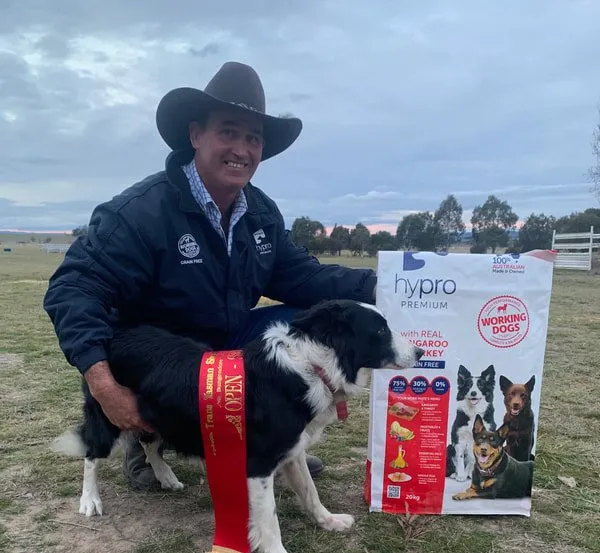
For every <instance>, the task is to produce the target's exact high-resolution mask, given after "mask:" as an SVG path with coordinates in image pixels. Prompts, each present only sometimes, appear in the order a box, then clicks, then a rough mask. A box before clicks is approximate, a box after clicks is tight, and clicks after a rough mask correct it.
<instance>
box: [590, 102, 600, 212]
mask: <svg viewBox="0 0 600 553" xmlns="http://www.w3.org/2000/svg"><path fill="white" fill-rule="evenodd" d="M598 115H599V117H598V123H597V125H596V127H595V129H594V133H593V138H592V155H593V156H594V161H593V163H592V167H591V168H590V170H589V178H590V181H591V183H592V193H593V194H594V195H595V196H596V198H598V201H600V108H599V109H598Z"/></svg>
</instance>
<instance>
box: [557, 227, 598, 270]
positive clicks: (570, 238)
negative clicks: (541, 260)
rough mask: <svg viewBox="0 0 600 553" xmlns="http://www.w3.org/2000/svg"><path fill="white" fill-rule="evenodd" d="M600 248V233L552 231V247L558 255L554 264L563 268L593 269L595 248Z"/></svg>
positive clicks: (592, 231)
mask: <svg viewBox="0 0 600 553" xmlns="http://www.w3.org/2000/svg"><path fill="white" fill-rule="evenodd" d="M598 248H600V234H594V227H590V231H589V232H570V233H563V234H559V233H557V232H556V231H554V232H553V233H552V249H553V250H556V252H557V256H556V261H555V262H554V266H555V267H558V268H561V269H574V270H580V271H591V269H592V257H593V254H594V250H597V249H598Z"/></svg>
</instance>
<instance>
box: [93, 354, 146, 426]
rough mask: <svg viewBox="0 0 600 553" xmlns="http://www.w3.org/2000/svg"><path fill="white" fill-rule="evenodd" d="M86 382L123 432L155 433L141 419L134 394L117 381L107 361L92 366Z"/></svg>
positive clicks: (109, 418)
mask: <svg viewBox="0 0 600 553" xmlns="http://www.w3.org/2000/svg"><path fill="white" fill-rule="evenodd" d="M85 380H86V382H87V383H88V386H89V387H90V392H91V394H92V396H93V398H94V399H95V400H96V401H97V402H98V403H99V404H100V407H102V411H104V414H105V415H106V416H107V418H108V420H109V421H110V422H112V423H113V424H114V425H115V426H117V427H119V428H120V429H121V430H145V431H146V432H154V430H153V428H152V427H151V426H150V425H149V424H147V423H146V422H144V420H143V419H142V417H140V413H139V411H138V408H137V401H136V398H135V395H134V394H133V392H132V391H131V390H130V389H129V388H126V387H124V386H121V385H120V384H119V383H118V382H117V381H116V380H115V378H114V377H113V375H112V373H111V371H110V367H109V366H108V363H107V362H106V361H99V362H98V363H96V364H94V365H92V366H91V367H90V368H89V369H88V370H87V371H86V372H85Z"/></svg>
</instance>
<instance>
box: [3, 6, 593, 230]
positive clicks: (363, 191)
mask: <svg viewBox="0 0 600 553" xmlns="http://www.w3.org/2000/svg"><path fill="white" fill-rule="evenodd" d="M7 5H8V7H7ZM599 28H600V2H598V1H595V0H589V1H584V0H573V1H566V0H565V1H562V2H557V1H552V0H528V1H527V2H524V1H523V0H511V1H504V2H481V1H475V0H473V1H471V0H443V1H428V2H398V1H397V0H390V1H383V0H371V1H369V2H348V1H347V0H302V1H295V0H291V1H288V2H282V1H281V0H254V2H241V1H240V0H231V1H229V2H223V3H217V2H198V1H197V0H195V1H188V0H177V2H173V1H168V2H167V1H164V0H145V1H144V2H140V1H137V0H132V1H130V2H128V3H126V2H123V1H121V0H86V1H85V2H81V1H80V0H53V1H52V2H48V1H46V0H27V1H17V0H2V8H1V15H0V228H22V229H71V228H73V227H74V226H76V225H78V224H82V223H87V221H88V219H89V216H90V213H91V210H92V209H93V207H94V206H95V205H96V204H98V203H99V202H102V201H104V200H107V199H109V198H110V197H112V196H113V195H114V194H117V193H118V192H119V191H121V190H122V189H123V188H125V187H127V186H129V185H131V184H133V183H134V182H136V181H137V180H141V179H142V178H144V177H145V176H146V175H148V174H150V173H154V172H156V171H159V170H161V169H162V168H163V166H164V157H165V156H166V154H167V153H168V149H167V147H166V145H165V144H164V143H163V142H162V140H161V138H160V137H159V135H158V133H157V131H156V127H155V123H154V114H155V109H156V104H157V102H158V101H159V99H160V98H161V97H162V95H163V94H165V93H166V92H167V91H168V90H170V89H171V88H175V87H179V86H195V87H198V88H203V87H204V86H205V84H206V83H207V82H208V80H209V79H210V78H211V77H212V75H213V74H214V73H215V72H216V71H217V70H218V69H219V67H220V66H221V65H222V63H224V62H225V61H228V60H237V61H242V62H245V63H249V64H251V65H253V66H254V67H255V68H256V70H257V71H258V72H259V74H260V75H261V78H262V80H263V84H264V87H265V90H266V94H267V110H268V111H269V112H271V113H274V114H279V113H281V112H292V113H293V114H294V115H296V116H298V117H300V118H301V119H302V120H303V122H304V130H303V132H302V134H301V136H300V138H299V139H298V141H297V142H296V143H295V144H294V145H293V146H292V147H291V148H290V149H289V150H288V151H286V152H285V153H283V154H281V155H280V156H277V157H275V158H273V159H271V160H268V161H266V162H265V163H263V164H262V165H261V166H260V167H259V169H258V171H257V173H256V175H255V177H254V179H253V182H254V184H255V185H257V186H259V187H261V188H262V189H263V190H264V191H265V192H267V193H268V194H269V195H271V196H272V197H273V198H274V199H276V200H277V201H278V203H279V206H280V209H281V211H282V212H283V214H284V217H285V219H286V222H287V223H288V225H291V222H292V221H293V219H294V218H295V217H299V216H301V215H307V216H310V217H312V218H316V219H319V220H320V221H321V222H323V223H324V224H325V225H332V224H333V223H338V224H347V225H354V224H356V223H357V222H358V221H362V222H363V223H365V224H369V225H379V224H391V225H393V228H395V226H396V225H397V223H398V221H399V220H400V218H401V217H402V215H404V214H406V213H408V212H411V211H420V210H434V209H435V208H436V207H437V205H438V204H439V202H440V201H441V200H442V199H443V198H444V197H445V196H446V195H447V194H449V193H453V194H455V195H456V196H457V197H458V199H459V201H460V202H461V203H462V205H463V207H464V208H465V210H466V211H467V217H468V216H469V213H468V212H469V211H470V210H472V208H473V207H474V206H475V205H477V204H480V203H481V202H483V201H484V200H485V198H486V197H487V195H488V194H490V193H493V194H496V195H498V196H499V197H500V198H502V199H506V200H508V202H509V203H510V204H511V205H512V206H513V208H514V209H515V211H516V212H517V213H518V215H519V216H520V217H521V218H525V217H526V216H527V215H528V214H529V213H531V212H532V211H536V212H539V211H544V212H546V213H552V214H555V215H562V214H567V213H569V212H571V211H573V210H581V209H585V208H586V207H591V206H595V205H597V203H596V202H595V201H594V199H593V197H592V195H591V194H590V192H589V183H588V182H587V181H586V175H585V174H586V171H587V170H588V168H589V167H590V165H591V163H592V157H591V147H590V141H591V137H592V132H593V128H594V125H595V124H596V123H597V121H598V114H597V108H598V105H599V101H600V70H599V68H598V61H599V60H600V39H599V32H598V29H599Z"/></svg>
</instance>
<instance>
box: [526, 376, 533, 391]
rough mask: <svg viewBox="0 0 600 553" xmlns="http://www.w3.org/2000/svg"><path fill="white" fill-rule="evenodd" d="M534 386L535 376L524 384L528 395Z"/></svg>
mask: <svg viewBox="0 0 600 553" xmlns="http://www.w3.org/2000/svg"><path fill="white" fill-rule="evenodd" d="M534 386H535V375H534V376H532V377H531V378H530V379H529V380H528V381H527V383H526V384H525V388H527V390H529V393H531V392H533V387H534Z"/></svg>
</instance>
